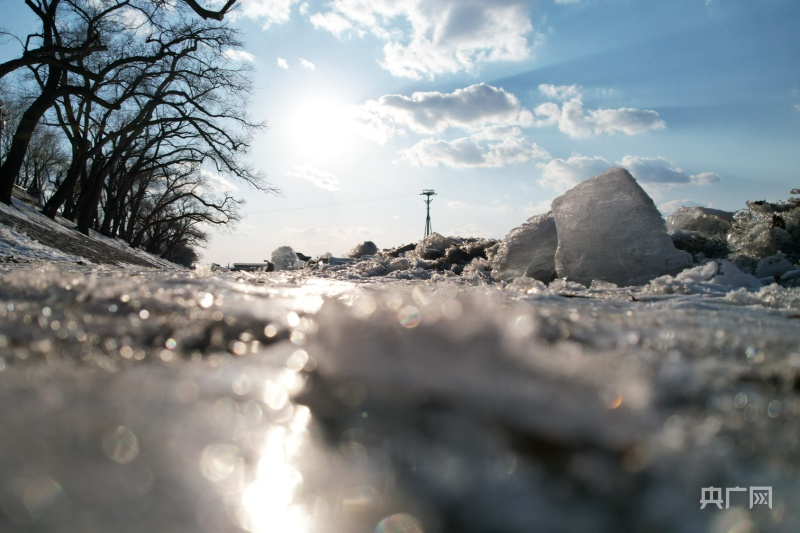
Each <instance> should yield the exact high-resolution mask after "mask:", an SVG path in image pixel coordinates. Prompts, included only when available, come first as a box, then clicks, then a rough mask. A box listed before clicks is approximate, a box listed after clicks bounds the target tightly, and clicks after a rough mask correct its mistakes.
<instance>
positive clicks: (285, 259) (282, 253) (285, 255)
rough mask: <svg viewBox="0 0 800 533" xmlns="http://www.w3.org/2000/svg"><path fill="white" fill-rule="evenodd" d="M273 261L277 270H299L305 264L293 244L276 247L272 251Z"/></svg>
mask: <svg viewBox="0 0 800 533" xmlns="http://www.w3.org/2000/svg"><path fill="white" fill-rule="evenodd" d="M272 263H273V264H274V265H275V270H297V269H298V268H302V266H303V263H302V262H300V260H299V259H298V258H297V254H296V253H295V251H294V250H292V247H291V246H281V247H280V248H276V249H275V250H274V251H273V252H272Z"/></svg>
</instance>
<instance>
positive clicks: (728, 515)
mask: <svg viewBox="0 0 800 533" xmlns="http://www.w3.org/2000/svg"><path fill="white" fill-rule="evenodd" d="M709 265H712V266H714V269H715V268H716V266H717V264H716V263H709ZM703 268H705V269H706V270H708V268H709V267H698V269H695V270H694V271H690V272H689V273H682V274H680V275H677V276H674V277H673V276H669V275H667V276H662V277H658V278H656V279H654V280H652V281H650V282H649V283H647V284H644V285H641V286H637V287H616V286H615V285H611V284H608V283H595V284H593V285H592V286H591V287H590V288H586V287H584V286H582V285H578V284H575V283H572V282H568V281H564V280H557V281H555V282H553V283H551V284H550V285H549V286H545V285H544V284H543V283H541V282H539V281H537V280H534V279H532V278H518V279H517V280H515V281H513V282H511V283H496V284H486V281H485V278H484V277H481V276H478V275H475V276H468V275H464V276H461V277H451V276H445V275H443V274H442V275H440V274H433V275H432V276H431V277H430V279H427V280H413V281H404V280H391V279H386V278H369V277H364V278H362V279H360V280H359V279H355V280H351V281H343V280H338V279H335V278H322V277H315V275H314V274H313V273H309V272H303V273H298V272H274V273H257V274H248V273H243V274H236V273H218V274H212V275H209V274H208V273H205V274H204V275H200V274H187V273H179V272H177V273H176V272H173V273H164V272H160V273H157V272H152V271H148V272H134V271H128V272H118V271H105V270H103V269H94V270H90V269H89V267H80V266H73V267H68V268H66V269H65V268H62V269H60V270H58V269H55V268H53V267H49V268H40V269H36V268H33V267H31V266H28V267H27V268H25V269H17V270H12V271H9V272H6V273H4V274H2V278H0V282H1V283H2V292H0V353H2V357H1V358H0V405H2V410H1V411H0V431H1V432H2V438H0V472H2V477H0V531H4V532H29V531H37V532H44V531H48V532H49V531H53V532H56V531H57V532H86V533H93V532H110V531H113V532H141V531H153V532H186V533H189V532H209V533H216V532H238V531H252V532H330V533H337V532H341V533H354V532H381V533H400V532H413V533H422V532H424V533H434V532H455V531H458V532H499V531H500V532H520V533H522V532H525V533H527V532H531V531H564V532H568V531H593V532H605V531H633V532H638V531H641V532H654V531H664V532H728V531H762V532H764V531H767V532H769V531H786V532H791V531H798V530H800V512H798V509H800V490H798V488H799V487H798V481H797V480H798V474H799V473H800V472H799V471H798V470H799V469H800V460H798V457H800V454H798V451H799V450H798V448H799V447H800V432H798V427H799V426H798V420H800V395H799V394H798V392H799V389H800V385H798V370H799V369H800V328H798V326H797V319H798V316H800V293H799V292H798V289H796V288H785V287H780V286H778V285H776V284H773V285H768V286H764V287H762V288H750V289H747V288H738V289H734V288H733V287H731V286H728V285H725V284H724V283H720V282H719V280H716V281H711V280H712V278H713V277H714V275H715V272H716V270H715V272H710V271H709V272H704V271H703ZM751 487H769V488H770V489H771V495H772V499H771V506H768V505H767V504H766V502H762V503H755V504H754V505H752V506H751V499H750V494H749V492H748V490H749V489H750V488H751ZM709 488H717V489H720V494H721V498H722V499H719V500H718V499H717V498H716V497H714V494H715V493H714V492H706V491H704V489H709ZM727 489H732V490H727ZM703 499H705V500H714V501H711V502H710V503H709V501H706V504H705V505H701V500H703ZM717 500H718V503H717ZM726 503H727V504H728V505H726ZM701 506H702V507H703V508H701Z"/></svg>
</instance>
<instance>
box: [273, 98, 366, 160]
mask: <svg viewBox="0 0 800 533" xmlns="http://www.w3.org/2000/svg"><path fill="white" fill-rule="evenodd" d="M350 109H351V108H350V106H349V105H347V104H345V103H344V102H342V101H340V100H337V99H336V98H333V97H331V96H327V95H319V94H318V95H311V96H306V97H303V98H300V99H299V100H298V102H297V104H296V105H294V106H293V107H292V108H291V110H290V112H289V114H288V119H287V120H288V122H287V130H288V140H289V142H290V143H291V146H292V149H293V150H296V151H297V152H298V153H299V154H300V155H302V156H304V157H307V158H314V159H319V160H324V161H326V162H333V161H339V160H343V159H346V158H347V157H349V156H350V153H351V151H352V144H353V140H354V136H355V134H356V124H355V122H354V120H353V114H352V112H351V110H350Z"/></svg>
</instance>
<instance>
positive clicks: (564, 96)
mask: <svg viewBox="0 0 800 533" xmlns="http://www.w3.org/2000/svg"><path fill="white" fill-rule="evenodd" d="M539 92H540V93H542V94H543V95H545V96H546V97H548V98H555V99H556V100H569V99H570V98H580V96H581V94H583V91H582V90H581V88H580V87H579V86H577V85H551V84H549V83H542V84H541V85H539Z"/></svg>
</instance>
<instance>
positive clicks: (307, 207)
mask: <svg viewBox="0 0 800 533" xmlns="http://www.w3.org/2000/svg"><path fill="white" fill-rule="evenodd" d="M411 196H417V195H416V193H415V194H399V195H394V196H376V197H374V198H364V199H363V200H350V201H347V202H335V203H331V204H315V205H305V206H300V207H284V208H281V209H267V210H266V211H253V212H250V213H245V216H247V215H262V214H265V213H284V212H286V211H301V210H304V209H320V208H323V207H338V206H340V205H353V204H365V203H368V202H379V201H381V200H394V199H395V198H408V197H411Z"/></svg>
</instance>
